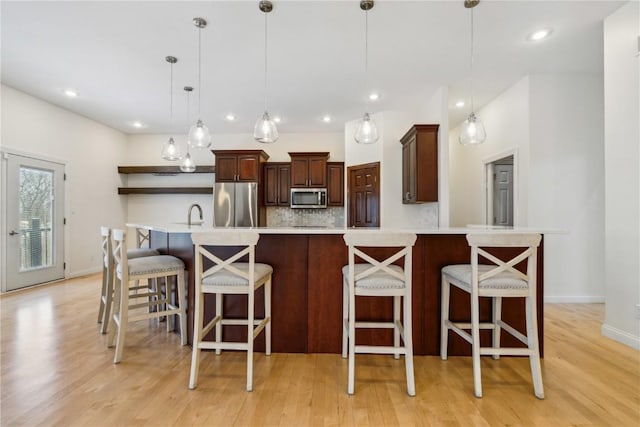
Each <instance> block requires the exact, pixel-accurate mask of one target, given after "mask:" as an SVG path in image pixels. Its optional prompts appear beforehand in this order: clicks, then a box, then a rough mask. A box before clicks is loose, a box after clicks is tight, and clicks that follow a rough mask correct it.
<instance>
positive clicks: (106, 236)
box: [98, 227, 160, 334]
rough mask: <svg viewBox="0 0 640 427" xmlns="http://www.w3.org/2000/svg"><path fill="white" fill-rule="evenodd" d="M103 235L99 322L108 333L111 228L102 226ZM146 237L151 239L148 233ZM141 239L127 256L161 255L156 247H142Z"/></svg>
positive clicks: (101, 233)
mask: <svg viewBox="0 0 640 427" xmlns="http://www.w3.org/2000/svg"><path fill="white" fill-rule="evenodd" d="M100 235H101V237H102V290H101V292H100V309H99V310H98V323H101V324H102V326H101V327H100V332H101V333H103V334H106V333H107V330H108V328H109V319H110V318H111V304H112V302H113V244H112V242H111V228H109V227H100ZM146 239H147V240H148V239H149V235H148V234H147V237H146ZM142 242H144V240H141V238H140V237H139V238H138V240H137V244H138V247H137V248H135V249H127V258H128V259H134V258H141V257H145V256H153V255H160V253H159V252H158V251H156V250H155V249H149V248H148V247H146V248H143V247H140V245H141V243H142Z"/></svg>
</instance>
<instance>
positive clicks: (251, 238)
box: [189, 230, 273, 391]
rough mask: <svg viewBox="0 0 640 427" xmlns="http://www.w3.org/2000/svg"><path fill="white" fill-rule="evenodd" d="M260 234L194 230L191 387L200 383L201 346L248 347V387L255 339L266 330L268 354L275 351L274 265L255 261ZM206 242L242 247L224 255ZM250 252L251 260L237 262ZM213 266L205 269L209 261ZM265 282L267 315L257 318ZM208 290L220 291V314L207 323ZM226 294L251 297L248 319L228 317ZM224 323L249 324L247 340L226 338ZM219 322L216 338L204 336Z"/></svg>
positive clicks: (217, 310)
mask: <svg viewBox="0 0 640 427" xmlns="http://www.w3.org/2000/svg"><path fill="white" fill-rule="evenodd" d="M259 238H260V235H259V234H258V233H256V232H249V231H231V230H229V231H227V230H224V231H219V232H214V233H193V234H192V235H191V239H192V240H193V244H194V245H195V254H196V259H195V269H196V272H195V310H194V320H193V322H194V327H193V354H192V358H191V374H190V377H189V388H190V389H194V388H196V386H197V383H198V369H199V365H200V350H201V349H214V350H215V351H216V354H220V352H221V350H246V351H247V391H251V390H252V389H253V341H254V340H255V338H256V337H257V336H258V335H259V334H260V332H262V330H263V329H264V330H265V346H266V349H265V350H266V351H265V353H266V355H267V356H268V355H270V354H271V274H272V273H273V268H272V267H271V266H270V265H268V264H261V263H257V262H255V247H256V244H257V243H258V239H259ZM205 245H206V246H234V247H240V248H239V249H238V251H237V252H236V253H235V254H234V255H232V256H230V257H228V258H226V259H222V258H219V257H217V256H216V255H214V254H213V253H211V252H210V251H209V250H208V249H206V248H205ZM247 255H248V258H249V259H248V261H249V262H237V261H238V260H239V259H240V258H242V257H244V256H247ZM211 262H212V263H213V266H211V267H208V268H206V269H205V264H206V265H210V264H211ZM261 286H264V318H263V319H255V318H254V302H255V301H254V300H255V291H256V290H257V289H259V288H260V287H261ZM204 294H215V295H216V316H215V317H214V318H213V319H212V320H211V321H210V322H209V323H207V325H206V326H203V321H204ZM226 294H246V295H247V297H248V304H247V318H246V319H226V318H224V315H223V310H222V308H223V305H224V304H223V302H224V301H223V297H224V295H226ZM223 325H246V326H247V341H246V342H242V343H238V342H223V341H222V326H223ZM214 326H215V341H204V340H203V338H204V337H205V336H206V335H207V333H209V331H211V329H213V327H214Z"/></svg>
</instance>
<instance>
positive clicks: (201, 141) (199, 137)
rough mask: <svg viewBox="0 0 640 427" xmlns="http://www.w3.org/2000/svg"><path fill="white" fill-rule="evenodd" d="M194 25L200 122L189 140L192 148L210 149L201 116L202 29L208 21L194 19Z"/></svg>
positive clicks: (191, 132)
mask: <svg viewBox="0 0 640 427" xmlns="http://www.w3.org/2000/svg"><path fill="white" fill-rule="evenodd" d="M193 25H195V26H196V27H198V121H196V123H195V124H194V125H192V126H191V128H190V129H189V136H188V138H187V140H188V141H189V143H190V144H191V146H192V147H195V148H209V147H210V146H211V133H210V132H209V128H208V127H206V126H205V124H204V122H203V121H202V115H201V114H200V98H201V96H202V80H201V78H200V73H201V71H202V70H201V63H200V62H201V57H202V29H203V28H205V27H206V26H207V21H205V20H204V19H203V18H193Z"/></svg>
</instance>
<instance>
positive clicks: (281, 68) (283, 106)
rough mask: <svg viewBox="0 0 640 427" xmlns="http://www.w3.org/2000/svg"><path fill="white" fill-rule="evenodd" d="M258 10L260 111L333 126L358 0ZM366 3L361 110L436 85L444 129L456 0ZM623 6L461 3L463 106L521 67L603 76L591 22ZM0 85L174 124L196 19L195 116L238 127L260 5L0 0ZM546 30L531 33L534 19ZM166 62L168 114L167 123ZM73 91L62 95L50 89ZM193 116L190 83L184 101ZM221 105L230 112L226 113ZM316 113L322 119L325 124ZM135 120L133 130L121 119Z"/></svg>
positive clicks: (340, 109) (355, 74)
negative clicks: (472, 55)
mask: <svg viewBox="0 0 640 427" xmlns="http://www.w3.org/2000/svg"><path fill="white" fill-rule="evenodd" d="M273 3H274V10H273V12H271V13H270V14H269V15H268V30H269V37H268V43H269V50H268V62H269V68H268V76H269V79H268V80H269V84H268V86H269V90H268V107H269V108H268V109H269V111H270V113H271V114H272V115H279V116H281V117H282V120H283V121H282V123H281V124H280V125H279V131H280V132H281V133H285V132H286V133H290V132H327V131H329V132H340V131H342V130H343V129H344V123H345V122H346V121H349V120H353V119H356V118H358V117H359V116H361V115H362V113H363V112H364V111H363V110H364V108H365V102H366V94H367V93H368V91H366V90H365V82H364V79H363V77H364V12H363V11H362V10H361V9H360V7H359V1H358V0H343V1H319V0H304V1H303V0H297V1H283V0H274V1H273ZM375 3H376V4H375V7H374V8H373V9H372V10H371V11H370V12H369V82H370V84H369V88H370V89H374V90H377V91H378V92H379V93H380V94H381V98H380V99H379V100H378V101H376V102H371V103H370V105H369V107H368V110H369V111H370V112H371V113H375V112H378V111H384V110H392V109H401V110H416V111H419V110H420V106H421V105H424V104H425V100H428V99H429V97H430V96H431V94H432V93H433V91H434V90H436V89H437V88H438V87H441V86H447V87H448V88H449V94H450V100H451V105H450V116H449V117H450V121H451V124H452V125H455V124H457V123H459V122H460V121H462V120H464V117H465V115H466V114H468V108H467V107H465V108H463V109H462V110H460V109H457V108H455V107H454V106H453V103H454V102H455V101H457V100H459V99H466V100H467V101H468V98H469V94H470V90H469V76H470V72H469V37H470V31H469V28H470V25H469V10H468V9H465V8H464V7H463V0H452V1H391V0H387V1H383V0H377V1H376V2H375ZM623 3H624V2H616V1H488V0H483V1H482V2H481V3H480V5H479V6H478V7H476V8H475V9H474V19H475V34H476V60H475V63H474V69H475V71H474V81H475V83H474V85H475V87H476V89H475V97H476V107H477V106H481V105H483V104H485V103H487V102H489V101H490V100H491V99H493V98H495V97H496V96H497V95H498V94H499V93H500V92H502V91H503V90H505V89H506V88H508V87H509V86H510V85H511V84H513V83H514V82H515V81H517V80H518V79H520V78H521V77H522V76H524V75H527V74H533V73H548V72H602V69H603V65H602V59H603V52H602V46H603V42H602V20H603V18H605V17H606V16H608V15H609V14H610V13H611V12H612V11H614V10H615V9H617V8H618V7H620V5H621V4H623ZM0 8H1V9H0V12H1V20H2V21H1V25H2V28H1V31H2V33H1V35H2V39H1V43H2V58H1V59H2V70H1V71H2V83H4V84H6V85H8V86H11V87H14V88H16V89H18V90H21V91H24V92H26V93H29V94H31V95H34V96H36V97H38V98H42V99H45V100H47V101H49V102H52V103H54V104H56V105H59V106H61V107H63V108H66V109H68V110H71V111H74V112H77V113H79V114H82V115H84V116H86V117H89V118H92V119H94V120H97V121H99V122H101V123H104V124H106V125H109V126H111V127H113V128H116V129H119V130H121V131H123V132H125V133H178V134H179V133H186V132H187V129H188V126H189V121H187V118H186V109H187V102H186V96H185V93H184V91H183V90H182V88H183V86H185V85H192V86H197V40H198V32H197V28H196V27H195V26H194V25H193V24H192V19H193V18H194V17H203V18H205V19H206V20H207V21H208V23H209V24H208V26H207V27H206V28H205V29H204V30H202V104H201V109H202V118H203V119H204V121H205V124H207V125H208V126H209V127H210V129H211V130H212V132H214V133H250V132H252V131H253V124H254V122H255V120H256V118H257V117H258V115H260V114H261V112H262V110H263V103H264V101H263V96H264V80H263V79H264V75H263V63H264V62H263V61H264V14H263V13H262V12H260V10H259V9H258V0H252V1H239V0H236V1H207V2H205V1H193V2H188V1H67V2H59V1H41V2H34V1H24V0H23V1H6V0H3V1H2V2H1V3H0ZM542 26H548V27H553V34H552V35H551V37H550V38H548V39H547V40H544V41H541V42H537V43H534V42H528V41H526V36H527V34H529V33H530V32H531V31H533V30H534V29H536V28H539V27H542ZM167 55H173V56H176V57H178V63H177V64H175V65H174V120H173V123H171V121H170V119H169V104H170V98H169V83H170V78H169V76H170V68H169V64H168V63H167V62H165V56H167ZM65 88H73V89H76V90H77V91H79V93H80V95H79V96H78V97H77V98H75V99H69V98H66V97H65V96H64V95H63V94H62V90H63V89H65ZM190 109H191V119H192V121H195V116H196V114H197V87H196V92H194V93H193V94H192V96H191V107H190ZM227 113H233V114H235V115H236V117H237V120H236V121H235V122H231V123H230V122H227V121H225V120H224V116H225V115H226V114H227ZM325 114H330V115H331V116H332V117H333V119H334V120H333V122H332V123H329V124H327V123H324V122H322V120H321V118H322V116H323V115H325ZM135 120H139V121H141V122H143V123H145V124H146V127H145V128H143V129H135V128H133V127H132V126H131V125H130V122H132V121H135Z"/></svg>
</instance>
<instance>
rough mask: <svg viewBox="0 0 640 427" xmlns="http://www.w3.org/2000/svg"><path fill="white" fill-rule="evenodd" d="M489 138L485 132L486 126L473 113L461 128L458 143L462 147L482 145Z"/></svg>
mask: <svg viewBox="0 0 640 427" xmlns="http://www.w3.org/2000/svg"><path fill="white" fill-rule="evenodd" d="M486 138H487V133H486V132H485V130H484V125H483V124H482V122H481V121H480V120H478V119H476V115H475V114H473V113H471V114H469V117H468V118H467V120H465V121H464V123H462V126H460V136H459V137H458V141H459V142H460V144H462V145H474V144H481V143H483V142H484V140H485V139H486Z"/></svg>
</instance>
